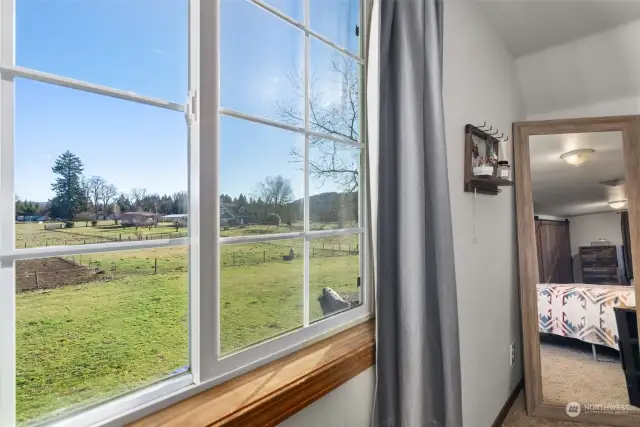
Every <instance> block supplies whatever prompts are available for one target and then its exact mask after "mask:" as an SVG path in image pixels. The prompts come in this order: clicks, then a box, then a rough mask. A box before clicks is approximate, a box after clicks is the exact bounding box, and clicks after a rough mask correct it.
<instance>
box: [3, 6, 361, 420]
mask: <svg viewBox="0 0 640 427" xmlns="http://www.w3.org/2000/svg"><path fill="white" fill-rule="evenodd" d="M14 1H15V0H0V77H1V80H0V348H2V349H3V351H2V355H0V427H5V426H7V427H9V426H14V425H15V424H16V401H15V399H16V397H15V395H16V368H15V352H16V341H15V337H16V333H15V328H16V308H15V301H16V295H15V272H14V262H15V261H17V260H23V259H31V258H40V257H49V256H60V255H81V254H88V253H96V252H110V251H123V250H131V249H150V248H159V247H170V246H184V245H188V246H189V366H190V371H189V372H188V373H185V374H181V375H177V376H174V377H171V378H169V379H167V380H164V381H160V382H158V383H155V384H153V385H151V386H149V387H145V388H143V389H140V390H138V391H135V392H132V393H128V394H124V395H121V396H119V397H116V398H114V399H111V400H108V401H106V402H103V403H100V404H96V405H94V406H90V407H86V408H82V409H80V410H78V411H77V412H74V413H71V414H67V415H65V416H64V417H61V418H57V419H49V420H47V421H46V423H47V425H55V426H69V427H71V426H73V427H76V426H88V425H101V426H102V425H104V426H108V425H114V426H115V425H122V424H123V423H126V422H131V421H133V420H135V419H138V418H140V417H142V416H144V415H147V414H149V413H151V412H153V411H156V410H158V409H161V408H163V407H166V406H168V405H170V404H173V403H175V402H177V401H179V400H182V399H185V398H187V397H189V396H192V395H194V394H196V393H198V392H201V391H203V390H206V389H208V388H210V387H213V386H215V385H216V384H219V383H221V382H224V381H226V380H228V379H230V378H232V377H234V376H237V375H240V374H242V373H245V372H247V371H250V370H252V369H255V368H257V367H259V366H261V365H263V364H265V363H268V362H270V361H272V360H275V359H277V358H279V357H282V356H284V355H286V354H289V353H292V352H294V351H296V350H298V349H300V348H302V347H304V346H305V345H308V344H309V343H311V342H313V341H315V340H318V339H320V338H323V337H326V336H329V335H332V334H334V333H336V332H338V331H340V330H343V329H345V328H347V327H350V326H352V325H355V324H357V323H360V322H362V321H365V320H366V319H368V318H370V317H371V316H372V312H373V301H372V299H373V292H372V286H371V283H372V281H371V280H370V278H369V276H370V272H371V255H372V254H369V253H367V252H368V251H367V248H369V245H368V241H369V238H370V236H368V235H367V233H366V232H365V230H367V229H368V227H367V224H366V221H367V218H368V215H367V212H366V209H367V207H368V203H364V202H365V201H366V200H367V198H368V195H367V194H365V191H366V187H367V186H366V185H364V183H365V182H366V179H367V171H366V168H364V167H362V165H363V164H364V152H363V151H361V156H360V159H361V168H360V175H361V177H360V185H359V221H360V224H359V225H360V226H359V227H358V228H351V229H339V230H324V231H312V230H310V225H309V203H308V202H309V173H308V170H309V140H310V137H320V138H322V139H326V140H330V141H335V142H339V143H341V144H345V145H351V146H354V147H357V148H364V135H365V134H366V133H365V132H360V135H361V141H360V142H357V143H354V142H353V141H351V140H348V139H346V138H342V137H338V136H335V135H330V134H323V133H318V132H315V131H313V130H311V129H310V120H309V105H308V102H306V101H307V100H308V99H309V90H310V83H309V75H310V54H309V51H310V40H311V38H312V37H313V38H315V39H317V40H319V41H321V42H323V43H325V44H327V45H328V46H330V47H332V48H333V49H335V50H336V51H339V52H341V53H342V54H344V55H347V56H349V57H350V58H352V59H354V60H355V61H356V62H357V63H358V64H364V55H363V57H359V56H357V55H355V54H354V53H352V52H350V51H348V50H346V49H343V48H341V47H340V46H338V45H337V44H335V43H333V42H332V41H330V40H329V39H327V38H326V37H324V36H322V35H321V34H318V33H317V32H315V31H313V30H311V29H310V28H309V10H310V6H309V2H310V0H304V22H302V23H301V22H297V21H295V20H294V19H292V18H290V17H289V16H287V15H285V14H284V13H282V12H280V11H279V10H277V9H275V8H273V7H272V6H270V5H269V4H267V3H265V2H264V1H262V0H248V1H250V2H252V3H254V4H255V5H256V6H257V7H260V8H262V9H264V10H266V11H267V12H269V13H272V14H274V15H275V16H277V17H278V18H280V19H281V20H282V21H284V22H283V25H286V24H290V25H293V26H295V27H296V28H298V29H300V30H301V31H302V32H303V34H304V37H305V66H304V78H305V80H304V81H305V126H304V127H298V126H292V125H289V124H285V123H281V122H277V121H274V120H270V119H266V118H262V117H256V116H253V115H249V114H245V113H242V112H239V111H235V110H230V109H225V108H221V107H220V105H219V104H220V94H219V76H220V56H219V53H220V46H219V42H220V34H219V25H218V24H219V22H220V1H221V0H185V1H188V2H189V89H188V93H187V100H186V102H185V103H184V104H177V103H174V102H168V101H165V100H162V99H157V98H153V97H148V96H143V95H138V94H135V93H132V92H128V91H124V90H118V89H114V88H110V87H105V86H101V85H97V84H93V83H88V82H84V81H81V80H76V79H71V78H66V77H62V76H58V75H54V74H50V73H44V72H41V71H37V70H32V69H28V68H24V67H18V66H16V65H15V52H14V49H15V48H14V46H15V40H14V30H15V28H14V25H15V24H14V13H15V8H14ZM368 4H369V2H368V1H365V0H360V51H361V52H364V45H365V44H364V40H366V30H365V29H366V28H367V26H366V25H363V23H364V22H365V19H366V18H365V17H366V16H367V13H366V10H365V9H366V7H367V5H368ZM360 69H361V70H362V69H363V68H362V67H360ZM201 76H206V78H201ZM16 77H21V78H27V79H31V80H37V81H41V82H45V83H48V84H54V85H58V86H63V87H67V88H72V89H78V90H82V91H86V92H92V93H95V94H99V95H102V96H110V97H115V98H119V99H122V100H125V101H130V102H136V103H141V104H146V105H151V106H154V107H157V108H165V109H169V110H173V111H176V112H181V113H184V114H185V117H186V120H187V124H188V127H189V155H188V159H189V160H188V161H189V188H188V190H189V238H177V239H165V240H151V241H140V242H114V243H97V244H87V245H79V246H66V247H45V248H30V249H16V248H15V224H14V222H15V221H14V219H15V216H14V206H15V205H14V79H15V78H16ZM363 95H364V78H363V76H362V72H361V73H360V94H359V98H360V99H359V103H360V109H361V110H360V111H361V113H362V112H363V108H364V104H365V102H364V99H365V98H364V96H363ZM220 115H225V116H229V117H235V118H238V119H242V120H247V121H250V122H254V123H259V124H261V125H265V126H273V127H277V128H280V129H284V130H287V131H291V132H295V133H298V134H300V135H303V136H304V137H305V150H304V153H305V154H304V157H305V159H304V165H305V183H304V186H305V194H304V211H305V215H304V231H302V232H294V233H284V234H278V235H267V236H239V237H229V238H220V224H219V222H220V221H219V209H220V198H219V191H218V188H219V176H218V163H219V145H220V142H219V123H220ZM363 117H364V115H363V114H360V118H361V122H362V119H363ZM365 125H366V124H365V123H361V124H360V128H361V129H365ZM203 159H205V160H203ZM203 161H204V162H206V163H204V164H205V166H203V167H201V162H203ZM202 218H213V220H212V221H211V220H208V221H203V220H202ZM347 234H348V235H353V234H358V235H359V236H360V243H361V244H360V248H361V251H360V277H361V287H360V292H361V301H362V304H361V305H359V306H357V307H355V308H353V309H350V310H347V311H344V312H340V313H338V314H335V315H331V316H328V317H326V318H324V319H321V320H319V321H316V322H314V323H311V324H310V323H309V312H310V309H309V256H308V252H309V241H310V239H312V238H318V237H327V236H337V235H347ZM292 238H301V239H304V242H305V245H304V246H305V250H304V253H305V261H304V278H305V281H304V289H303V294H304V307H303V319H302V320H303V322H302V323H303V327H302V328H299V329H296V330H293V331H291V332H288V333H285V334H283V335H279V336H277V337H274V338H271V339H268V340H266V341H263V342H260V343H257V344H255V345H253V346H250V347H248V348H245V349H243V350H241V351H238V352H236V353H232V354H229V355H224V356H221V355H220V322H219V320H218V319H219V318H220V247H221V246H222V245H228V244H235V243H248V242H258V241H271V240H278V239H292ZM212 259H213V260H214V261H215V262H211V261H212Z"/></svg>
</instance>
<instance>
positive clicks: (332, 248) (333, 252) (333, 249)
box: [331, 246, 336, 256]
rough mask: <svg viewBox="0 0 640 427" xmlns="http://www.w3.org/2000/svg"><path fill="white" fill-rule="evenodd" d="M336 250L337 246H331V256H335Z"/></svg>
mask: <svg viewBox="0 0 640 427" xmlns="http://www.w3.org/2000/svg"><path fill="white" fill-rule="evenodd" d="M335 250H336V248H334V247H333V246H331V256H335Z"/></svg>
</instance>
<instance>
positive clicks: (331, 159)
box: [309, 139, 360, 230]
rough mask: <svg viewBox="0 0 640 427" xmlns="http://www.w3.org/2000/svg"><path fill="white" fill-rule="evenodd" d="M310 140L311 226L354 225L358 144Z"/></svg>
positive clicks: (351, 226)
mask: <svg viewBox="0 0 640 427" xmlns="http://www.w3.org/2000/svg"><path fill="white" fill-rule="evenodd" d="M310 144H311V147H310V150H309V172H310V174H311V175H310V179H309V191H310V196H309V206H310V211H311V212H310V214H311V218H310V221H309V223H310V225H311V229H312V230H326V229H333V228H357V227H358V191H359V185H360V148H357V147H354V146H352V145H348V144H341V143H338V142H333V141H328V140H326V139H312V140H311V141H310Z"/></svg>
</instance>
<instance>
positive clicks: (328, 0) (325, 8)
mask: <svg viewBox="0 0 640 427" xmlns="http://www.w3.org/2000/svg"><path fill="white" fill-rule="evenodd" d="M309 2H310V3H309V6H310V27H311V29H312V30H314V31H317V32H318V33H320V34H322V35H323V36H325V37H327V38H328V39H329V40H331V41H332V42H334V43H336V44H337V45H339V46H342V47H344V48H345V49H348V50H349V51H351V52H353V53H355V54H358V53H359V52H360V41H359V36H358V35H356V26H359V25H360V5H359V1H358V0H309ZM361 32H362V29H361V28H360V29H359V34H361Z"/></svg>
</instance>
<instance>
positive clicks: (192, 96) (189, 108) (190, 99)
mask: <svg viewBox="0 0 640 427" xmlns="http://www.w3.org/2000/svg"><path fill="white" fill-rule="evenodd" d="M197 105H198V92H197V91H195V90H190V91H189V93H188V94H187V101H186V102H185V104H184V118H185V120H186V121H187V126H189V127H191V125H192V124H193V123H195V122H196V120H197V119H198V117H197V111H196V110H197Z"/></svg>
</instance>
